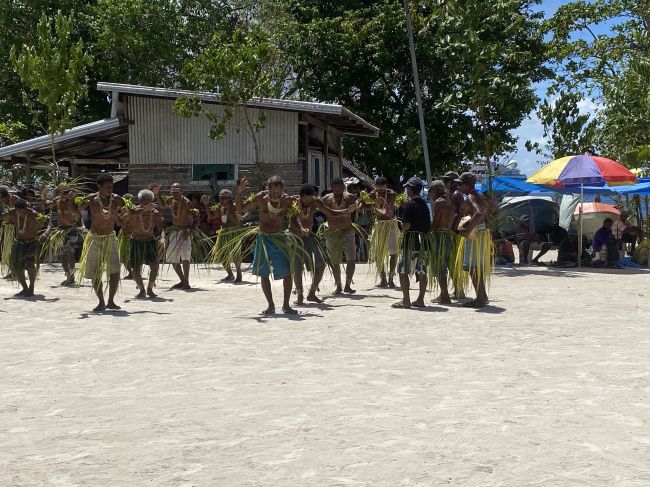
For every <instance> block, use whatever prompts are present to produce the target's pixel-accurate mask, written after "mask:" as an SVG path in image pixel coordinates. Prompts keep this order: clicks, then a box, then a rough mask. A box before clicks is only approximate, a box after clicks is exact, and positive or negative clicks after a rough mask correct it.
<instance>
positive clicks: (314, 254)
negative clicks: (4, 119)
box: [0, 172, 493, 314]
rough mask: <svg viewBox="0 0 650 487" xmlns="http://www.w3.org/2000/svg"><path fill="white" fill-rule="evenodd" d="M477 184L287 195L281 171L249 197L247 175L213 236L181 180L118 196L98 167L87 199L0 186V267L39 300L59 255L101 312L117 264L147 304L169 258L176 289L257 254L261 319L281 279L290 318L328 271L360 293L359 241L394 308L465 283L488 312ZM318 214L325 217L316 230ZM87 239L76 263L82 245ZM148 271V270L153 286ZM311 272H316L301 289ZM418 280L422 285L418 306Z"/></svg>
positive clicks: (467, 180)
mask: <svg viewBox="0 0 650 487" xmlns="http://www.w3.org/2000/svg"><path fill="white" fill-rule="evenodd" d="M475 183H476V177H475V176H474V175H473V174H472V173H463V174H462V175H460V176H459V175H458V174H456V173H453V172H448V173H447V174H445V175H444V176H443V177H442V178H441V179H440V180H436V181H433V182H432V183H431V184H430V185H429V187H428V195H429V200H430V205H427V202H426V201H424V199H423V197H422V191H423V189H424V187H423V183H422V181H421V180H420V179H419V178H417V177H413V178H410V179H409V180H408V181H407V182H406V183H405V184H404V189H405V191H406V194H404V193H403V192H399V193H398V192H395V191H393V190H390V189H389V188H388V185H387V181H386V179H385V178H379V179H378V180H377V181H376V185H375V188H374V189H373V190H372V191H370V192H366V191H361V192H358V191H353V190H352V189H351V188H346V185H345V182H344V181H343V180H342V179H340V178H336V179H334V180H333V181H332V182H331V191H330V192H329V194H326V195H325V196H323V197H320V198H319V197H318V195H317V193H316V190H315V188H314V187H313V186H312V185H310V184H305V185H303V186H302V187H301V189H300V192H299V194H298V195H295V196H292V195H289V194H287V193H285V190H284V181H283V180H282V178H281V177H280V176H273V177H271V178H269V179H268V181H267V184H266V186H265V190H263V191H260V192H257V193H251V194H250V195H248V197H245V196H244V195H245V193H246V192H247V191H248V187H247V186H248V182H247V181H246V180H245V179H242V180H240V181H239V182H238V185H237V188H236V192H235V194H234V195H233V192H232V191H231V190H228V189H224V190H222V191H221V192H220V193H219V200H218V203H217V204H215V205H213V206H212V207H210V209H209V211H210V213H211V216H213V217H216V218H218V219H219V220H220V221H221V228H220V229H219V230H218V231H217V234H216V236H215V237H214V238H213V239H209V238H208V237H207V236H205V235H204V234H202V233H201V232H200V230H199V229H198V226H197V223H198V219H199V218H198V217H199V211H198V209H197V208H194V207H193V205H192V203H191V202H190V200H189V199H188V198H186V197H185V196H184V195H183V190H182V187H181V185H180V184H178V183H176V184H173V185H172V186H171V192H170V194H168V195H164V194H162V193H161V188H160V186H159V185H156V184H150V185H149V186H148V188H146V189H142V190H141V191H140V192H139V193H138V194H137V198H134V197H120V196H118V195H116V194H114V193H113V178H112V176H111V175H110V174H101V175H100V176H99V177H98V178H97V192H95V193H92V194H88V195H85V194H83V189H82V188H83V186H82V185H80V184H77V183H75V182H74V181H71V182H67V183H61V184H59V185H58V186H56V188H55V189H54V192H53V195H52V197H51V198H48V191H47V190H46V189H43V190H42V191H41V198H40V200H39V201H37V204H34V203H32V204H31V205H30V204H29V203H28V202H27V201H25V200H24V199H22V198H20V197H17V196H15V195H12V194H10V193H9V191H8V190H7V188H4V187H0V209H1V210H2V213H1V214H0V220H1V221H2V226H1V227H0V228H1V234H0V235H1V239H2V246H1V248H0V251H1V255H0V263H1V264H2V267H4V268H8V269H9V271H10V274H11V276H13V278H15V279H16V280H17V282H18V283H19V284H20V286H21V287H22V290H21V291H20V292H19V293H18V294H17V296H18V297H29V296H33V295H34V285H35V282H36V278H37V269H38V263H39V261H41V260H49V261H52V260H59V261H60V262H61V263H62V267H63V270H64V272H65V274H66V276H65V280H64V281H63V282H62V283H61V284H62V285H63V286H71V285H78V284H81V283H82V282H83V280H84V279H89V280H91V282H92V287H93V289H94V291H95V294H96V295H97V299H98V304H97V306H96V308H95V310H94V311H97V312H101V311H104V310H106V309H109V310H118V309H120V306H118V305H117V304H116V302H115V296H116V293H117V291H118V287H119V282H120V271H121V266H122V265H124V266H125V267H127V269H128V270H129V271H130V272H132V275H133V279H134V281H135V283H136V286H137V288H138V294H137V298H142V299H146V298H147V297H149V298H154V297H156V293H155V291H154V289H155V285H156V279H157V276H158V271H159V268H160V265H161V264H163V263H168V264H171V266H172V267H173V269H174V271H175V272H176V274H177V276H178V278H179V281H178V283H176V284H174V285H173V286H172V288H173V289H190V287H191V286H190V269H191V266H192V264H199V263H210V264H220V265H222V266H223V268H224V270H225V271H226V273H227V275H226V278H225V279H224V280H225V281H231V282H233V283H237V282H241V281H242V262H243V261H245V260H246V257H247V256H248V255H250V254H252V267H251V271H252V273H253V274H254V275H256V276H257V277H258V278H259V280H260V283H261V288H262V291H263V293H264V296H265V298H266V301H267V303H268V306H267V308H266V309H265V310H264V311H263V314H274V313H275V312H276V308H275V304H274V300H273V294H272V288H271V277H273V278H274V279H275V280H282V281H283V301H282V308H281V309H282V311H283V313H285V314H295V313H297V312H296V310H295V309H293V308H292V307H291V303H290V300H291V296H292V292H294V286H295V294H296V300H295V304H296V305H303V304H304V303H305V301H307V302H313V303H321V302H322V299H321V298H320V297H319V296H318V294H319V289H320V285H321V281H322V278H323V276H324V273H325V271H326V269H327V268H329V269H330V270H331V272H332V275H333V277H334V281H335V286H336V288H335V291H334V294H345V293H347V294H353V293H355V290H354V289H353V288H352V286H353V280H354V274H355V265H356V260H357V242H358V241H359V240H361V241H364V242H366V243H367V245H368V247H369V263H370V265H371V268H372V269H373V270H374V272H375V273H376V275H377V279H378V281H379V283H378V285H379V286H380V287H394V286H395V283H394V277H395V275H398V276H399V285H400V287H401V290H402V299H401V300H400V301H399V302H396V303H394V304H393V305H392V306H393V307H395V308H410V307H424V306H425V301H424V298H425V294H426V292H427V290H433V289H438V290H439V295H438V297H437V298H436V299H435V300H434V301H435V302H437V303H441V304H450V303H451V299H452V296H453V298H455V299H464V298H465V295H464V291H465V288H466V286H467V285H468V282H469V280H470V278H471V281H472V283H473V285H474V288H475V291H476V298H475V299H473V300H470V301H468V302H466V303H464V305H465V306H470V307H482V306H485V305H487V304H488V297H487V292H486V281H487V280H488V279H489V275H490V272H491V269H492V262H493V250H492V241H491V234H490V231H489V230H488V229H487V227H486V220H485V219H486V203H485V201H484V200H483V198H482V197H481V195H479V194H478V193H476V192H475V190H474V186H475ZM348 189H350V191H349V190H348ZM429 207H430V208H431V211H430V209H429ZM37 210H38V211H37ZM166 210H169V212H170V214H171V226H168V227H165V225H164V222H165V219H164V218H163V212H164V211H166ZM47 211H49V212H50V215H51V218H48V217H47V213H46V212H47ZM249 212H256V213H258V215H259V218H258V224H257V225H255V226H246V225H243V223H242V222H243V219H244V215H246V214H248V213H249ZM82 213H87V214H89V217H90V225H89V228H85V226H84V224H83V219H82V218H81V214H82ZM317 213H318V214H321V216H324V217H325V218H326V223H324V224H322V225H320V226H317V225H314V221H315V219H314V216H315V214H317ZM359 214H369V215H371V217H372V218H373V220H374V222H373V223H374V224H373V226H372V230H371V232H370V235H367V234H366V232H364V230H363V229H362V228H361V227H359V226H358V225H356V224H355V216H358V215H359ZM116 228H119V232H116ZM81 242H83V244H82V250H81V256H80V258H79V265H78V266H77V256H76V249H77V247H78V246H79V245H81ZM144 266H149V275H148V276H147V279H146V284H145V276H144V275H143V268H144ZM342 267H343V268H344V270H345V275H344V276H342V272H341V270H342ZM305 271H307V273H308V274H309V275H310V276H311V283H310V286H309V288H308V290H307V292H306V293H305V287H304V286H303V279H304V275H305ZM412 277H415V279H416V282H417V283H418V296H417V298H416V299H415V300H413V301H411V298H410V279H411V278H412ZM448 282H449V283H451V284H452V285H453V293H450V292H449V285H448ZM105 288H108V295H107V296H105V292H104V290H105Z"/></svg>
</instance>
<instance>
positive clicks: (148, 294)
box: [147, 288, 158, 298]
mask: <svg viewBox="0 0 650 487" xmlns="http://www.w3.org/2000/svg"><path fill="white" fill-rule="evenodd" d="M147 296H149V297H150V298H157V297H158V295H157V294H156V293H155V292H153V289H151V288H149V289H147Z"/></svg>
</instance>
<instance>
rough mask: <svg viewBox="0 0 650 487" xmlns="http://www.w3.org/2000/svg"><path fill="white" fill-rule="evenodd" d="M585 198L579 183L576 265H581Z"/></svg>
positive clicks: (582, 185)
mask: <svg viewBox="0 0 650 487" xmlns="http://www.w3.org/2000/svg"><path fill="white" fill-rule="evenodd" d="M584 198H585V187H584V184H582V183H581V184H580V211H579V213H578V228H579V230H578V267H581V266H582V202H583V201H584Z"/></svg>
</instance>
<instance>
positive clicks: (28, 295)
mask: <svg viewBox="0 0 650 487" xmlns="http://www.w3.org/2000/svg"><path fill="white" fill-rule="evenodd" d="M33 295H34V290H33V289H28V290H27V292H26V293H25V297H26V298H31V297H32V296H33Z"/></svg>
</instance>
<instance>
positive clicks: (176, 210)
mask: <svg viewBox="0 0 650 487" xmlns="http://www.w3.org/2000/svg"><path fill="white" fill-rule="evenodd" d="M181 202H182V200H178V202H177V201H176V200H172V216H173V217H174V218H178V216H179V215H180V214H181Z"/></svg>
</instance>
